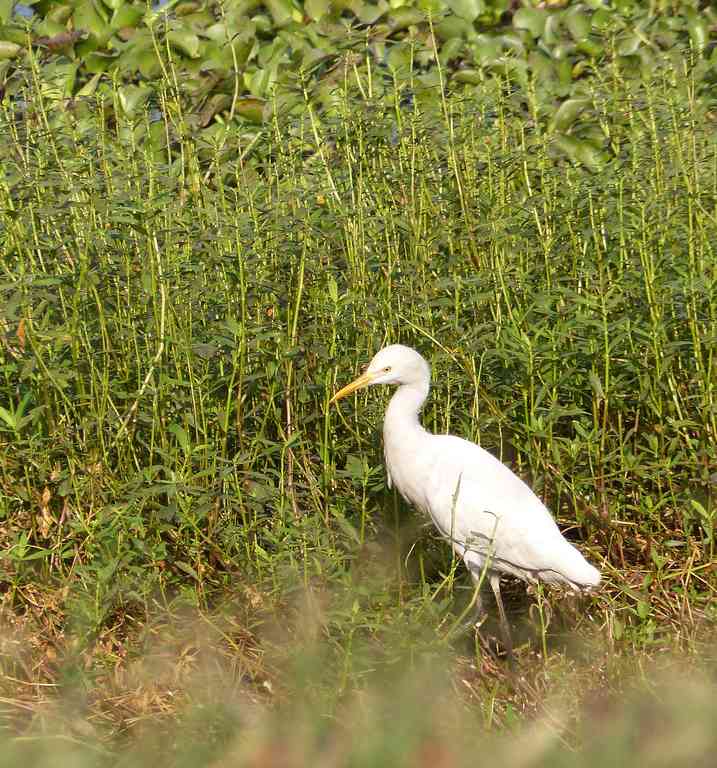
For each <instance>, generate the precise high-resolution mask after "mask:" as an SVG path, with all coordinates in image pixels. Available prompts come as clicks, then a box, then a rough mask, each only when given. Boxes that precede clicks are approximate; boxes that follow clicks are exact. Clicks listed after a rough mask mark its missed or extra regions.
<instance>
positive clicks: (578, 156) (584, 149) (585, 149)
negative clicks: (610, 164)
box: [555, 136, 605, 171]
mask: <svg viewBox="0 0 717 768" xmlns="http://www.w3.org/2000/svg"><path fill="white" fill-rule="evenodd" d="M555 143H556V145H557V146H558V147H559V148H560V150H562V151H563V152H564V153H565V154H566V155H567V156H568V157H569V158H570V160H572V162H574V163H576V164H577V165H584V166H585V167H586V168H589V169H590V170H591V171H599V170H600V169H601V168H602V166H603V165H604V161H605V158H604V156H603V153H602V152H601V150H599V149H598V148H597V147H596V146H595V145H594V144H591V143H590V142H588V141H583V140H581V139H577V138H575V137H574V136H557V137H556V139H555Z"/></svg>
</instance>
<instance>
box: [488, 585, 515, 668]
mask: <svg viewBox="0 0 717 768" xmlns="http://www.w3.org/2000/svg"><path fill="white" fill-rule="evenodd" d="M489 578H490V585H491V587H492V588H493V594H494V595H495V602H496V604H497V606H498V615H499V616H500V628H501V630H502V632H503V642H504V643H505V650H506V653H507V654H508V658H509V659H510V660H511V661H512V660H513V638H512V637H511V635H510V626H509V625H508V618H507V617H506V615H505V608H503V598H502V597H501V596H500V576H499V574H497V573H491V574H490V576H489Z"/></svg>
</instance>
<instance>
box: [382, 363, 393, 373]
mask: <svg viewBox="0 0 717 768" xmlns="http://www.w3.org/2000/svg"><path fill="white" fill-rule="evenodd" d="M390 370H391V366H390V365H387V366H386V367H385V368H384V369H383V372H384V373H388V372H389V371H390Z"/></svg>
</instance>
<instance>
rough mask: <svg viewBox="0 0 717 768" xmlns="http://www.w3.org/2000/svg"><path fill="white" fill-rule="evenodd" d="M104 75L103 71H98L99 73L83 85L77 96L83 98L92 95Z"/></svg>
mask: <svg viewBox="0 0 717 768" xmlns="http://www.w3.org/2000/svg"><path fill="white" fill-rule="evenodd" d="M101 77H102V73H101V72H98V73H97V74H95V75H93V76H92V77H91V78H90V79H89V80H88V81H87V82H86V83H85V84H84V85H83V86H82V88H80V90H79V91H77V93H76V94H75V95H76V96H78V97H80V98H82V97H83V96H85V97H86V96H92V94H93V93H94V92H95V91H96V90H97V86H98V84H99V82H100V78H101Z"/></svg>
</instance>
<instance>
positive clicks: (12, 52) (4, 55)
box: [0, 40, 23, 59]
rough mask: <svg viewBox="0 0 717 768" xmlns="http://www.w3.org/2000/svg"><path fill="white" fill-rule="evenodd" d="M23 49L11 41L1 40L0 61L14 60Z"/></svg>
mask: <svg viewBox="0 0 717 768" xmlns="http://www.w3.org/2000/svg"><path fill="white" fill-rule="evenodd" d="M22 50H23V48H22V46H21V45H18V44H17V43H11V42H10V41H9V40H0V59H14V58H15V57H16V56H17V55H18V54H19V53H20V51H22Z"/></svg>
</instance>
